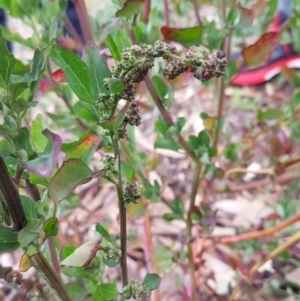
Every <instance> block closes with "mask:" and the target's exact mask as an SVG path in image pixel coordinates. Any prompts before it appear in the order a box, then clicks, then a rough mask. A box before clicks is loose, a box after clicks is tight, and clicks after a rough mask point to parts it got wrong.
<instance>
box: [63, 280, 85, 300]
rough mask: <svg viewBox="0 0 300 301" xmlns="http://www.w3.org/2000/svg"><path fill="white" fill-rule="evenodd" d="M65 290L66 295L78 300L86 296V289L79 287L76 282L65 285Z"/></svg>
mask: <svg viewBox="0 0 300 301" xmlns="http://www.w3.org/2000/svg"><path fill="white" fill-rule="evenodd" d="M65 288H66V290H67V292H68V294H69V295H71V296H76V297H77V298H80V297H84V296H85V295H86V288H84V287H83V286H81V285H79V284H78V283H77V282H69V283H67V284H66V285H65Z"/></svg>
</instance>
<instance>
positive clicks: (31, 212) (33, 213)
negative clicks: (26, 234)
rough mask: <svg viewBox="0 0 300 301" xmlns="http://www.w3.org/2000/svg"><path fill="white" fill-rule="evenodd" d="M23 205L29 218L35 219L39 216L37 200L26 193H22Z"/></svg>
mask: <svg viewBox="0 0 300 301" xmlns="http://www.w3.org/2000/svg"><path fill="white" fill-rule="evenodd" d="M20 198H21V202H22V207H23V209H24V212H25V216H26V219H27V220H29V221H30V220H35V219H36V218H37V210H36V202H35V201H33V200H32V199H30V198H29V197H27V196H25V195H20Z"/></svg>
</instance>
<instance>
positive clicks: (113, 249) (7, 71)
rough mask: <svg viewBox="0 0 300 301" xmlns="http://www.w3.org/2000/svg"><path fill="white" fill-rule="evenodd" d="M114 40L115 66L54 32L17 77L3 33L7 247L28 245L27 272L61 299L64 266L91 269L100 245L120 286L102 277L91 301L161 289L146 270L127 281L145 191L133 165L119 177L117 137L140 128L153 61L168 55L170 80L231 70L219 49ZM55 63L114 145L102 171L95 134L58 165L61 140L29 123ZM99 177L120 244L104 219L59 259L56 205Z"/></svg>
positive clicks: (1, 240) (0, 245) (1, 245)
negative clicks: (130, 243)
mask: <svg viewBox="0 0 300 301" xmlns="http://www.w3.org/2000/svg"><path fill="white" fill-rule="evenodd" d="M54 28H55V26H54ZM107 46H108V48H109V50H110V52H111V55H112V56H113V58H114V59H115V61H116V63H115V65H114V66H113V67H112V69H111V70H109V68H108V67H107V65H106V63H105V61H104V60H103V59H102V57H101V55H100V54H99V49H98V48H97V47H96V46H95V45H93V44H88V45H86V47H85V48H84V51H83V54H82V59H80V58H79V57H78V56H77V55H76V54H74V53H73V52H71V51H69V50H67V49H65V48H63V47H62V46H59V45H57V44H55V33H52V35H50V42H49V44H48V45H46V46H45V47H44V48H42V49H38V50H36V51H35V54H34V57H33V62H32V66H31V70H30V72H24V73H23V74H21V75H20V74H14V64H15V59H14V56H13V55H12V54H11V53H10V52H9V51H8V50H7V47H6V42H5V40H4V38H3V36H2V33H1V32H0V65H1V68H0V80H1V85H0V97H1V98H0V109H1V113H2V117H3V123H2V124H1V125H0V134H1V136H2V137H3V138H2V139H1V140H0V174H1V179H0V191H1V194H0V199H1V207H0V209H1V211H0V212H1V222H2V225H1V227H0V250H1V252H8V251H12V250H14V249H16V248H21V249H22V250H23V251H24V255H23V257H22V260H21V263H20V269H21V271H25V270H27V269H28V268H29V267H31V266H34V267H35V268H36V270H37V271H38V272H39V273H41V275H42V276H43V277H44V280H45V281H46V282H47V283H48V285H49V287H50V288H51V290H52V291H53V293H54V294H55V295H56V297H57V299H59V300H70V296H69V295H68V293H67V291H66V288H65V286H64V285H63V282H62V279H61V278H60V276H59V275H60V265H63V266H77V267H80V266H81V267H84V266H88V265H89V264H90V263H91V262H92V260H93V259H95V255H96V253H97V252H98V251H99V250H102V251H103V252H104V253H105V256H104V258H103V261H104V263H105V264H106V265H107V266H109V267H114V266H116V265H118V264H119V265H120V269H121V274H122V288H121V289H119V290H118V289H117V286H116V282H111V283H101V279H99V280H98V281H97V284H96V285H95V287H94V289H90V290H89V293H91V294H92V298H93V299H94V300H114V299H118V298H119V299H122V300H126V299H129V298H134V299H135V300H145V299H147V298H149V297H150V295H151V291H152V290H154V289H156V288H157V287H158V286H159V284H160V277H159V276H158V275H157V274H147V275H146V276H145V278H144V280H143V282H142V283H139V282H138V281H137V280H129V279H128V273H127V260H126V241H127V230H126V227H127V225H126V208H127V207H128V206H134V205H135V204H136V203H138V202H139V199H140V197H141V194H142V191H143V187H142V185H141V184H140V183H139V182H136V181H135V180H134V179H135V178H134V170H129V171H128V173H127V174H122V168H121V163H122V162H121V157H120V143H119V142H120V140H121V139H124V138H126V135H127V134H126V129H127V128H128V127H127V126H128V125H130V126H139V125H140V124H141V120H142V118H141V116H140V113H139V107H138V105H137V103H136V102H135V84H136V83H139V82H142V81H143V80H146V81H147V74H148V72H149V70H150V69H151V68H152V67H153V66H154V62H155V59H156V58H162V59H163V60H164V61H165V64H164V68H163V75H164V76H165V77H166V78H168V79H170V80H173V79H175V78H176V77H177V76H179V75H180V74H183V73H185V72H189V73H192V74H193V75H194V76H195V77H196V78H197V79H200V80H202V81H205V80H208V79H210V78H212V77H219V76H222V75H223V74H224V72H225V65H226V55H225V53H224V52H222V51H216V52H204V51H203V50H202V49H200V48H198V47H194V46H193V47H190V48H189V49H188V50H187V51H186V52H185V53H183V54H180V53H179V52H177V50H176V48H175V47H174V46H171V45H169V44H167V43H165V42H162V41H157V42H155V43H154V45H146V44H140V45H132V46H130V47H128V48H124V49H121V50H120V49H118V47H117V46H116V44H115V42H114V40H113V39H112V37H111V36H108V37H107ZM50 59H51V60H53V61H54V63H55V64H56V65H58V66H59V68H61V70H62V73H63V75H64V77H65V79H66V81H67V83H68V84H69V86H70V87H71V89H72V90H73V92H74V93H75V94H76V95H77V96H78V98H79V99H80V101H81V103H82V105H83V106H84V107H85V108H86V109H87V110H88V111H89V113H90V114H91V115H92V116H93V117H94V118H95V119H96V120H97V124H98V126H100V127H101V128H102V129H103V140H105V142H106V145H107V146H110V147H111V149H112V150H113V154H112V155H106V156H103V157H102V159H101V161H102V168H101V169H100V170H96V171H94V170H92V169H91V168H90V167H89V166H88V165H89V162H90V161H91V158H92V156H93V154H94V153H95V152H96V151H97V149H98V146H99V138H98V137H97V136H96V135H94V134H87V135H86V136H85V137H84V138H83V140H81V141H79V142H78V143H77V144H76V145H75V146H74V148H72V149H71V150H68V151H66V160H65V161H63V163H62V164H61V165H60V166H59V163H58V162H59V160H58V159H59V155H60V154H61V146H62V143H63V141H62V138H61V137H60V136H59V135H57V134H55V133H53V132H52V131H51V130H49V129H48V128H47V126H46V125H45V124H44V121H43V118H42V116H41V115H38V116H37V117H36V119H35V120H34V121H33V123H32V124H31V125H29V126H27V125H26V122H25V119H26V116H27V114H28V111H29V110H30V108H31V107H34V106H35V105H36V102H35V101H34V95H35V93H36V90H37V87H38V83H39V80H40V78H41V76H42V75H43V73H45V72H46V71H45V70H46V69H47V66H48V64H49V60H50ZM150 94H151V91H150ZM152 94H153V91H152ZM121 100H122V102H120V101H121ZM180 143H181V145H183V146H185V147H186V146H187V145H188V144H187V143H186V142H185V141H184V140H182V139H181V141H180ZM192 155H193V154H192ZM96 177H102V178H104V179H106V180H107V181H109V182H111V183H113V184H114V185H115V188H116V191H117V195H118V202H119V203H118V205H119V216H120V244H117V243H116V242H115V241H114V240H113V239H112V237H111V236H110V234H109V233H108V232H107V230H106V229H105V227H104V226H103V224H101V223H98V224H97V225H96V230H97V232H98V233H99V234H100V236H99V234H98V236H97V237H96V238H95V239H94V240H90V241H88V242H86V243H85V244H83V245H82V246H80V247H79V248H77V249H76V250H75V251H74V252H73V253H71V254H69V256H67V257H66V258H65V259H64V260H63V261H62V262H59V259H58V256H57V247H55V244H54V242H55V241H54V238H55V236H56V235H57V233H58V230H59V223H58V218H57V207H58V205H59V202H61V201H63V200H64V199H65V198H66V197H67V196H68V195H70V193H71V192H72V191H73V190H74V189H75V188H76V187H77V186H78V185H81V184H83V183H87V182H89V181H90V180H92V179H93V178H96ZM38 184H40V185H39V186H38ZM45 188H46V189H45ZM25 193H26V194H27V196H25ZM131 203H132V204H131ZM44 244H47V246H48V253H47V255H46V257H49V258H50V263H49V262H48V260H47V259H46V258H45V256H44V255H43V253H42V251H43V250H44V248H43V246H44ZM58 248H59V246H58ZM87 294H88V293H87Z"/></svg>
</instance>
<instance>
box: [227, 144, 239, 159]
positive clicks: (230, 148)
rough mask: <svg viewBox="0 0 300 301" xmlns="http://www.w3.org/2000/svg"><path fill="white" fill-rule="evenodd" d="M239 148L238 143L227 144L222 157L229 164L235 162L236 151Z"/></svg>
mask: <svg viewBox="0 0 300 301" xmlns="http://www.w3.org/2000/svg"><path fill="white" fill-rule="evenodd" d="M240 147H241V145H240V143H229V144H228V145H227V146H226V147H225V148H224V150H223V156H224V157H225V158H226V159H227V160H228V161H229V162H232V163H234V162H236V160H237V158H238V150H239V148H240Z"/></svg>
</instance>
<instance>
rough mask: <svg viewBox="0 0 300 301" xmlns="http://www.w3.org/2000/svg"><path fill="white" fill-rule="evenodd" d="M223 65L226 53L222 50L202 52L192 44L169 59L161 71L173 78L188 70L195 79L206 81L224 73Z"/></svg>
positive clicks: (224, 65) (224, 64)
mask: <svg viewBox="0 0 300 301" xmlns="http://www.w3.org/2000/svg"><path fill="white" fill-rule="evenodd" d="M225 67H226V54H225V53H224V52H223V51H216V52H212V53H204V52H203V51H202V50H201V49H200V48H199V47H195V46H194V47H190V49H189V50H188V51H187V52H186V53H185V54H183V55H181V56H180V57H178V58H175V59H172V60H169V62H168V64H167V65H166V66H165V68H164V70H163V73H164V75H165V76H167V77H168V78H169V79H174V78H176V77H177V76H178V75H179V74H181V73H183V72H185V71H187V70H190V71H191V72H192V73H194V76H195V77H196V78H197V79H199V80H201V81H206V80H209V79H211V78H212V77H220V76H222V75H224V73H225Z"/></svg>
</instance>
